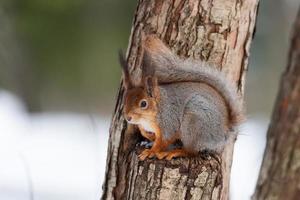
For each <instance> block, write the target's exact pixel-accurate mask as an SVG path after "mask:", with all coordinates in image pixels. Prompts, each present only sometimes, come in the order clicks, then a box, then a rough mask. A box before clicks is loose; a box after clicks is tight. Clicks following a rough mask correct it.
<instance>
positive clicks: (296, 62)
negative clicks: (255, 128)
mask: <svg viewBox="0 0 300 200" xmlns="http://www.w3.org/2000/svg"><path fill="white" fill-rule="evenodd" d="M294 28H295V29H294V35H293V38H292V41H291V47H290V53H289V63H288V65H287V68H286V71H285V72H284V73H283V75H282V78H281V87H280V90H279V94H278V97H277V101H276V104H275V108H274V113H273V118H272V121H271V124H270V127H269V130H268V135H267V147H266V150H265V155H264V160H263V164H262V168H261V171H260V176H259V181H258V185H257V187H256V193H255V195H254V196H253V199H257V200H259V199H272V200H277V199H283V200H286V199H287V200H292V199H295V200H296V199H299V198H300V187H299V185H300V10H299V13H298V17H297V19H296V23H295V27H294Z"/></svg>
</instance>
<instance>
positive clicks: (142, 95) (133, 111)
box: [119, 53, 159, 131]
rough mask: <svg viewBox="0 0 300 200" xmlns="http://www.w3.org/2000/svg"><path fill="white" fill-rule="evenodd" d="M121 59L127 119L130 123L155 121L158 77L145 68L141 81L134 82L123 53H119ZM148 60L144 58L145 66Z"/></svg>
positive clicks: (125, 115) (143, 63)
mask: <svg viewBox="0 0 300 200" xmlns="http://www.w3.org/2000/svg"><path fill="white" fill-rule="evenodd" d="M144 57H145V56H144ZM119 59H120V64H121V66H122V74H123V85H124V88H125V91H124V110H123V112H124V117H125V119H126V120H127V122H128V123H131V124H140V125H144V126H145V124H147V125H148V124H149V123H150V124H151V122H152V123H154V122H155V119H156V115H157V110H158V108H157V102H158V99H159V87H158V82H157V78H156V77H155V76H154V74H151V73H150V72H149V71H148V73H147V71H146V70H144V69H143V70H142V79H141V81H140V83H138V84H133V81H132V79H131V77H130V74H129V70H128V64H127V62H126V60H125V58H124V56H123V54H122V53H120V54H119ZM146 61H147V60H146V58H143V61H142V66H143V68H145V67H146V66H145V65H147V62H146ZM147 125H146V126H147ZM146 129H147V128H146ZM148 131H151V130H148Z"/></svg>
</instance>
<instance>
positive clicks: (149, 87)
mask: <svg viewBox="0 0 300 200" xmlns="http://www.w3.org/2000/svg"><path fill="white" fill-rule="evenodd" d="M144 81H145V89H146V91H147V94H148V96H150V97H157V96H158V94H159V88H158V81H157V78H156V77H153V76H147V77H146V78H145V80H144Z"/></svg>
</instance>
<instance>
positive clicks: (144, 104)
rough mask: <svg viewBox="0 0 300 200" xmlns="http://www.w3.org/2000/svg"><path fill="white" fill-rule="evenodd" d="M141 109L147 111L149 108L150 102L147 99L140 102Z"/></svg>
mask: <svg viewBox="0 0 300 200" xmlns="http://www.w3.org/2000/svg"><path fill="white" fill-rule="evenodd" d="M140 107H141V108H142V109H146V108H147V107H148V102H147V101H146V100H145V99H143V100H141V101H140Z"/></svg>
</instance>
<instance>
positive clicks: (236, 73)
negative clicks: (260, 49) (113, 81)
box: [102, 0, 258, 200]
mask: <svg viewBox="0 0 300 200" xmlns="http://www.w3.org/2000/svg"><path fill="white" fill-rule="evenodd" d="M257 4H258V2H257V1H256V0H244V1H236V0H202V1H200V0H189V1H186V0H140V1H139V2H138V6H137V10H136V13H135V16H134V21H133V25H132V32H131V37H130V42H129V47H128V50H127V58H128V62H129V65H130V66H132V68H131V73H132V75H133V76H134V77H136V79H138V76H139V74H140V69H139V66H140V57H141V48H140V42H141V41H140V39H141V32H142V31H143V32H145V34H153V33H154V34H156V35H157V36H158V37H160V38H161V39H162V40H163V41H164V42H165V43H166V44H168V45H169V47H170V48H171V49H172V50H173V51H174V52H176V53H177V54H178V55H179V56H180V57H193V58H195V59H198V60H203V61H206V62H208V63H209V64H211V65H212V66H218V68H219V69H220V70H222V71H224V72H225V73H226V74H227V76H228V78H229V79H230V80H232V81H233V82H234V83H236V86H237V90H238V91H239V92H240V94H241V95H243V91H244V79H245V71H246V68H247V65H248V58H249V47H250V43H251V40H252V35H253V29H254V25H255V19H256V10H257ZM122 95H123V89H122V87H121V88H120V91H119V94H118V97H117V105H116V108H115V111H114V116H113V118H112V123H111V128H110V139H109V148H108V157H107V168H106V180H105V183H104V185H103V196H102V198H103V199H109V200H111V199H130V200H132V199H137V200H138V199H173V200H176V199H180V200H182V199H228V197H229V177H230V168H231V162H232V151H233V143H234V142H233V141H232V142H230V143H229V144H228V145H227V147H226V149H225V150H224V153H223V154H222V155H220V156H219V155H213V156H208V157H205V158H202V157H201V156H199V157H197V158H180V159H174V160H172V161H165V160H161V161H159V160H156V159H148V160H146V161H139V160H138V158H137V153H136V151H137V148H136V143H137V141H138V138H139V137H138V136H139V135H137V134H136V133H134V131H133V129H132V127H131V126H129V127H127V124H126V122H125V121H124V119H123V116H122V108H123V106H122V103H123V102H122Z"/></svg>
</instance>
